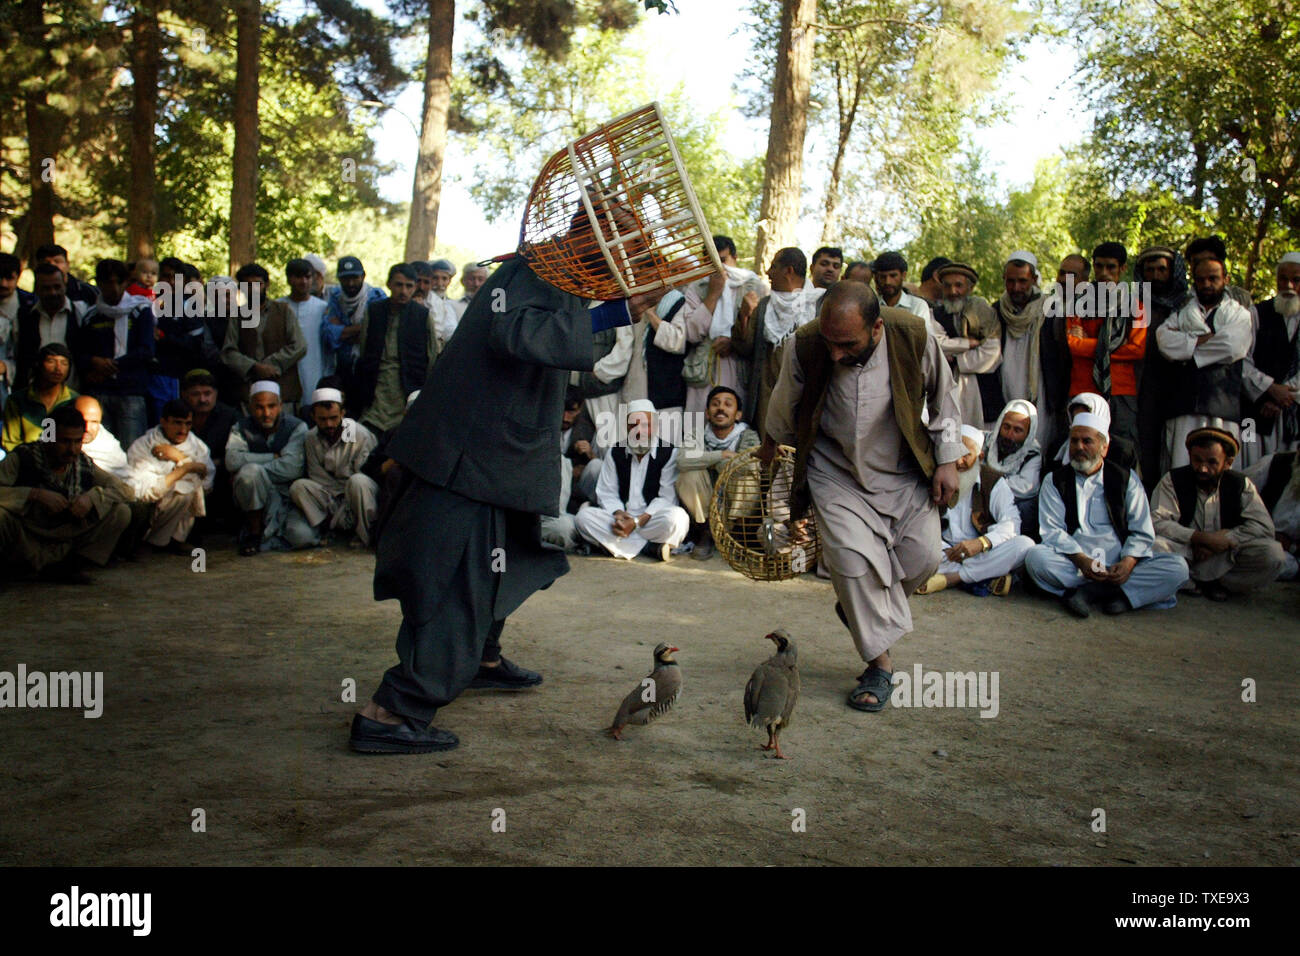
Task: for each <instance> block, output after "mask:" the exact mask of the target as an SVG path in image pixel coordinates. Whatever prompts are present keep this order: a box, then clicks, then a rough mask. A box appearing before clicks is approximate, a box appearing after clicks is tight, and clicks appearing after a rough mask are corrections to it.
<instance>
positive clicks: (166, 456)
mask: <svg viewBox="0 0 1300 956" xmlns="http://www.w3.org/2000/svg"><path fill="white" fill-rule="evenodd" d="M153 456H154V457H155V458H157V459H158V460H159V461H174V462H176V463H178V464H179V463H180V462H181V460H182V459H184V457H185V456H184V455H183V454H182V453H181V450H180V449H179V448H177V447H176V446H175V445H171V444H166V445H154V446H153Z"/></svg>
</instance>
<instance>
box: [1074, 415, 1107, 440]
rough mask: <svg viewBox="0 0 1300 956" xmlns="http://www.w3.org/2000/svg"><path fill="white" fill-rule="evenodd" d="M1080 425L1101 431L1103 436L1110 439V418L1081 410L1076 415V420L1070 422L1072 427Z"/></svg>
mask: <svg viewBox="0 0 1300 956" xmlns="http://www.w3.org/2000/svg"><path fill="white" fill-rule="evenodd" d="M1080 426H1082V427H1085V428H1091V429H1092V430H1093V431H1095V432H1098V433H1100V435H1101V437H1102V438H1104V439H1106V440H1107V441H1110V419H1108V418H1102V417H1101V416H1100V415H1094V414H1093V413H1092V412H1080V413H1079V414H1078V415H1075V416H1074V421H1072V422H1070V427H1071V428H1076V427H1080Z"/></svg>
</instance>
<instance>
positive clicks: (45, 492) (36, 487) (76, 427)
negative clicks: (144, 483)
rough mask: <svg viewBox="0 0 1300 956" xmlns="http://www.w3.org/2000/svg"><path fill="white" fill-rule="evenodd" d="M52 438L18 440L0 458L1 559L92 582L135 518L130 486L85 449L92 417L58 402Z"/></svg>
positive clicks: (61, 577) (49, 574) (51, 575)
mask: <svg viewBox="0 0 1300 956" xmlns="http://www.w3.org/2000/svg"><path fill="white" fill-rule="evenodd" d="M50 417H51V418H52V419H53V421H54V440H53V441H45V442H39V441H37V442H28V443H27V444H25V445H19V446H18V447H17V448H15V449H14V450H13V451H12V452H11V453H10V454H9V455H8V456H7V457H6V458H5V459H4V460H3V461H0V561H2V562H3V563H5V564H9V565H18V566H19V567H20V568H22V569H23V570H30V571H37V572H40V573H41V574H42V575H43V576H45V577H49V578H51V579H53V580H58V581H65V582H68V583H72V584H89V583H90V579H89V577H87V576H86V574H85V571H84V570H83V566H84V564H85V563H86V562H87V561H93V562H94V563H95V564H99V565H104V564H107V563H108V559H109V558H110V557H111V556H112V554H113V548H114V547H116V545H117V539H118V538H119V537H121V535H122V532H123V531H125V530H126V527H127V525H129V524H130V523H131V509H130V507H128V505H127V504H126V502H128V501H130V500H131V489H130V488H129V487H127V485H126V483H125V482H123V481H122V480H121V479H120V478H115V477H113V476H112V475H110V474H109V473H108V472H106V471H104V470H103V469H101V468H99V467H97V466H96V465H95V463H94V462H93V461H91V460H90V459H89V458H88V457H86V456H85V455H84V454H82V451H81V443H82V440H83V438H84V437H85V434H86V421H85V419H84V418H82V416H81V412H79V411H77V409H76V408H75V407H73V405H72V404H71V403H68V404H65V405H60V406H59V407H58V408H56V409H54V411H53V412H52V413H51V415H50Z"/></svg>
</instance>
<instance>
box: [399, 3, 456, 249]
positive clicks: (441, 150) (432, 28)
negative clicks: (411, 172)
mask: <svg viewBox="0 0 1300 956" xmlns="http://www.w3.org/2000/svg"><path fill="white" fill-rule="evenodd" d="M455 26H456V0H429V50H428V54H427V55H426V57H425V60H424V112H423V113H422V115H421V119H420V155H419V158H418V159H417V160H416V163H415V182H414V185H413V186H412V188H411V218H410V221H409V222H408V224H407V228H406V261H407V262H414V261H415V260H417V259H428V258H429V256H430V254H432V252H433V246H434V240H435V239H436V238H437V235H438V209H439V207H440V206H441V204H442V160H443V156H444V155H445V154H446V152H447V116H448V113H449V112H450V110H451V53H452V49H451V40H452V30H453V29H454V28H455Z"/></svg>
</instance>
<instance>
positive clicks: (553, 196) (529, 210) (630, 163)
mask: <svg viewBox="0 0 1300 956" xmlns="http://www.w3.org/2000/svg"><path fill="white" fill-rule="evenodd" d="M519 254H520V255H521V256H523V257H524V258H525V259H526V260H527V261H528V264H529V265H530V266H531V267H532V269H533V271H534V272H536V273H537V275H538V276H540V277H541V278H542V279H544V280H546V281H547V282H549V283H551V285H554V286H557V287H559V288H561V289H564V290H565V291H566V292H572V293H573V294H574V295H580V296H583V297H584V298H588V299H602V300H607V299H621V298H627V297H630V296H632V295H635V294H637V293H639V292H649V291H651V290H654V289H659V288H663V287H665V286H675V285H679V284H681V283H683V282H689V281H690V280H692V279H699V278H702V277H703V276H707V275H709V274H710V273H713V272H721V271H722V262H721V261H720V260H719V259H718V251H717V250H716V249H715V248H714V247H713V236H712V234H711V233H710V232H709V227H708V224H707V223H706V222H705V221H704V214H703V213H702V212H700V206H699V203H698V201H697V200H696V198H695V192H694V190H693V189H691V181H690V177H689V176H688V175H687V174H686V167H685V166H684V165H682V158H681V155H680V154H679V153H678V152H677V146H676V144H674V143H673V138H672V135H671V134H670V133H669V132H668V124H667V123H666V122H665V121H664V115H663V111H662V110H660V108H659V104H658V103H651V104H650V105H649V106H643V107H641V108H640V109H638V110H635V111H633V112H631V113H627V114H626V115H624V116H620V117H619V118H618V119H615V120H612V121H611V122H609V123H606V124H605V125H604V126H601V127H600V128H599V129H597V130H595V131H594V132H592V133H589V134H587V135H586V136H584V137H582V138H581V139H579V140H577V141H576V142H573V143H570V144H569V146H568V147H567V148H565V149H563V150H561V151H560V152H558V153H556V154H555V155H554V156H552V157H551V159H550V160H549V161H548V162H547V163H546V165H545V166H543V167H542V171H541V172H540V173H539V174H538V176H537V181H536V182H535V183H534V184H533V189H532V192H531V193H530V194H529V196H528V203H527V206H526V207H525V209H524V220H523V224H522V226H521V227H520V230H519Z"/></svg>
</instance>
